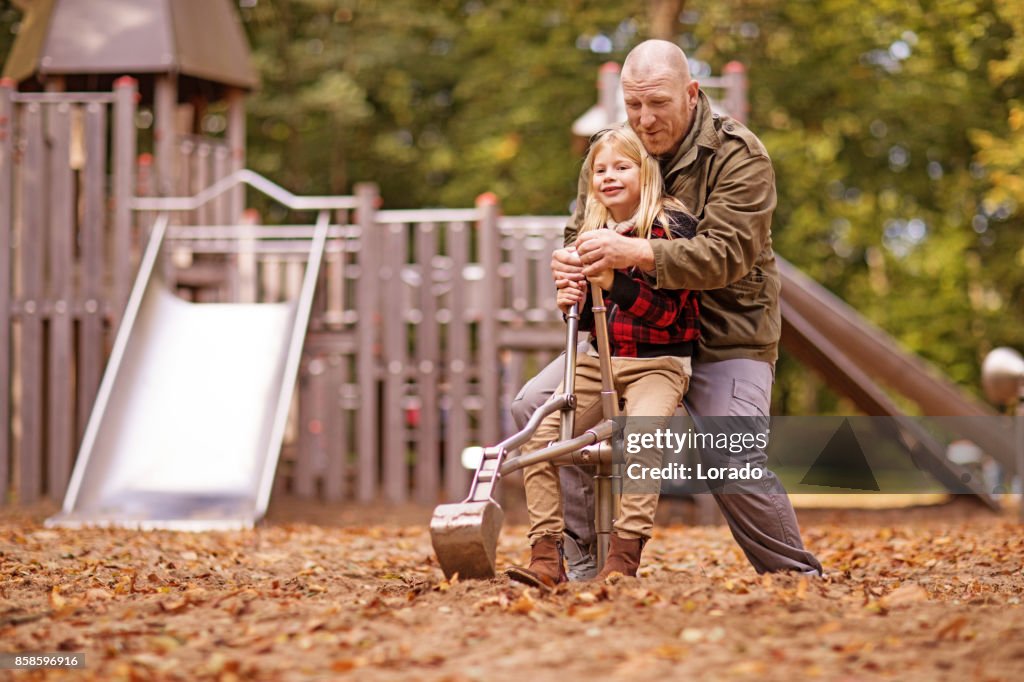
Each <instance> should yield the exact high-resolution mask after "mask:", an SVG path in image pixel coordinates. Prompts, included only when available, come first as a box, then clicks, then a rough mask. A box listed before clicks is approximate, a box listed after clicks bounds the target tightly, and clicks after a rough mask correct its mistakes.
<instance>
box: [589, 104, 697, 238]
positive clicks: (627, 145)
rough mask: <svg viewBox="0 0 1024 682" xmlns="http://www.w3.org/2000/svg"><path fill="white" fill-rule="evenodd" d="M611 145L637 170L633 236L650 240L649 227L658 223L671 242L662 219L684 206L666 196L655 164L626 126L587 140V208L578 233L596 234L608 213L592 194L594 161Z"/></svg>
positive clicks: (655, 161) (607, 218)
mask: <svg viewBox="0 0 1024 682" xmlns="http://www.w3.org/2000/svg"><path fill="white" fill-rule="evenodd" d="M607 145H612V146H613V147H614V149H615V150H616V151H618V152H619V153H621V154H622V155H623V156H625V157H626V158H627V159H629V160H630V161H632V162H633V163H635V164H636V165H637V166H638V167H639V168H640V205H639V207H638V208H637V211H636V214H635V218H636V222H635V224H634V227H633V229H634V234H635V235H636V236H637V237H640V238H642V239H647V238H648V237H650V236H651V226H652V225H654V221H655V220H660V221H661V223H662V224H663V225H665V226H666V229H665V233H666V234H665V236H666V237H668V238H669V239H671V238H672V231H671V229H669V228H668V225H669V221H668V219H667V217H666V216H665V209H666V208H673V209H676V210H686V209H685V207H684V206H683V203H682V202H681V201H679V200H678V199H676V198H675V197H673V196H670V195H667V194H665V183H664V180H662V177H661V168H660V167H659V166H658V161H657V159H655V158H654V157H653V156H651V155H650V154H648V153H647V150H646V149H644V145H643V143H642V142H641V141H640V138H639V137H637V135H636V133H635V132H633V129H632V128H630V127H629V124H625V123H624V124H622V125H618V126H615V127H613V128H607V129H605V130H602V131H601V132H599V133H597V134H596V135H594V136H593V137H592V138H590V150H589V151H588V152H587V157H586V158H585V159H584V160H583V171H584V177H585V178H586V179H587V199H586V202H587V205H586V209H585V210H584V212H583V223H582V224H581V225H580V230H579V231H580V233H583V232H586V231H588V230H598V229H600V228H602V227H604V226H605V225H606V224H607V223H608V221H609V219H610V218H611V213H610V212H609V211H608V209H607V208H605V206H604V204H602V203H601V202H600V201H599V200H598V198H597V197H596V196H595V194H594V183H593V177H594V159H595V158H596V157H597V154H598V152H599V151H600V150H601V149H604V147H605V146H607Z"/></svg>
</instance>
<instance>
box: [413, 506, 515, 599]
mask: <svg viewBox="0 0 1024 682" xmlns="http://www.w3.org/2000/svg"><path fill="white" fill-rule="evenodd" d="M504 518H505V512H504V511H502V509H501V507H500V506H499V505H498V503H497V502H494V501H493V500H487V501H486V502H459V503H457V504H442V505H439V506H438V507H437V508H436V509H434V516H433V518H432V519H431V520H430V540H431V542H432V543H433V545H434V552H435V553H436V554H437V559H438V561H439V562H440V563H441V570H442V571H444V574H445V576H447V577H449V578H450V577H452V575H454V574H455V573H458V574H459V577H460V578H472V579H481V580H486V579H487V578H493V577H494V564H495V558H496V554H497V550H498V536H499V535H500V534H501V523H502V521H503V520H504Z"/></svg>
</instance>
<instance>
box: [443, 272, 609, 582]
mask: <svg viewBox="0 0 1024 682" xmlns="http://www.w3.org/2000/svg"><path fill="white" fill-rule="evenodd" d="M590 295H591V301H592V302H593V312H594V328H595V330H596V331H595V334H596V336H597V348H598V355H599V362H600V367H601V409H602V412H603V414H604V419H603V420H602V421H601V422H600V423H598V424H597V425H596V426H594V427H593V428H591V429H589V430H587V431H586V432H585V433H583V434H582V435H580V436H577V437H576V438H573V427H574V410H575V407H576V395H575V393H574V390H575V378H576V345H577V344H576V336H577V333H578V332H579V307H578V306H577V305H574V306H573V307H572V309H571V310H570V311H569V314H568V319H567V321H568V327H567V330H566V339H565V359H566V362H565V375H564V379H563V381H562V386H563V389H562V392H561V393H556V394H555V395H553V396H552V397H551V398H550V399H549V400H548V401H547V402H546V403H544V404H543V405H541V406H540V407H539V408H538V409H537V411H536V412H535V413H534V414H533V416H532V417H531V418H530V421H529V422H528V423H527V424H526V426H525V427H524V428H523V430H522V431H519V432H518V433H515V434H513V435H511V436H509V437H508V438H506V439H505V440H503V441H501V442H500V443H498V444H497V445H493V446H491V447H487V448H484V449H483V456H482V457H481V458H480V462H479V464H478V465H477V468H476V473H475V474H474V476H473V482H472V483H471V484H470V487H469V495H468V496H467V497H466V499H464V500H463V501H462V502H458V503H454V504H442V505H439V506H438V507H437V508H435V509H434V516H433V517H432V518H431V520H430V539H431V542H432V543H433V545H434V553H435V554H437V559H438V562H439V563H440V564H441V570H443V571H444V574H445V577H446V578H451V577H452V576H453V575H455V574H456V573H457V574H458V576H459V578H461V579H481V580H486V579H489V578H493V577H494V575H495V570H494V569H495V561H496V553H497V547H498V536H499V535H500V534H501V524H502V520H503V519H504V516H505V514H504V512H503V511H502V509H501V506H500V505H499V504H498V503H497V502H496V501H495V500H494V490H495V486H497V484H498V482H499V481H500V480H501V478H502V477H503V476H506V475H508V474H510V473H512V472H514V471H518V470H519V469H524V468H526V467H528V466H532V465H534V464H539V463H541V462H549V461H550V462H553V463H554V464H556V465H566V464H576V465H596V466H597V474H596V475H595V476H594V485H595V500H596V502H595V505H594V507H595V508H594V517H595V518H594V528H595V530H596V531H597V567H598V570H600V569H601V567H603V566H604V561H605V558H606V557H607V555H608V540H609V535H610V534H611V532H612V518H613V516H614V514H615V509H616V507H617V504H616V502H617V496H616V495H615V494H614V489H613V482H614V480H613V479H615V478H616V476H615V475H614V473H613V472H614V467H613V464H612V442H613V439H614V438H615V437H616V436H617V435H618V433H619V430H620V426H619V425H618V424H616V422H615V421H614V418H615V417H617V416H618V409H619V399H618V396H617V395H616V392H615V388H614V385H613V383H612V366H611V349H610V345H609V340H608V327H607V324H606V309H605V306H604V296H603V293H602V291H601V288H600V287H598V286H597V285H594V284H591V285H590ZM555 411H560V412H561V425H560V428H559V439H558V440H557V441H555V442H554V443H551V444H550V445H548V446H547V447H545V448H542V449H540V450H537V451H536V452H531V453H529V454H526V455H521V454H519V450H518V449H519V447H520V446H522V445H523V444H525V443H526V442H527V441H529V439H530V438H531V437H532V436H533V434H534V433H535V432H536V431H537V429H538V427H539V426H540V424H541V422H542V421H543V420H544V418H545V417H547V416H548V415H549V414H552V413H553V412H555Z"/></svg>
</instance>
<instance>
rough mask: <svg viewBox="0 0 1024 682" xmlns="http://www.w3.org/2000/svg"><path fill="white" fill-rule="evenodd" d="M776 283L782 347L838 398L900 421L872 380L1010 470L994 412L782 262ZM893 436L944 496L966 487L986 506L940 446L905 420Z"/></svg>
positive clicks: (979, 489)
mask: <svg viewBox="0 0 1024 682" xmlns="http://www.w3.org/2000/svg"><path fill="white" fill-rule="evenodd" d="M778 265H779V274H780V276H781V279H782V296H781V298H782V301H781V304H782V345H783V347H784V348H785V349H786V350H787V351H788V352H789V353H791V354H792V355H793V356H794V357H795V358H796V359H797V360H799V361H800V362H801V363H802V364H804V365H806V366H808V367H810V368H812V369H814V370H816V371H817V372H818V373H820V374H821V375H822V376H823V377H824V378H825V381H826V383H828V384H829V386H830V387H831V388H832V389H833V390H835V391H836V392H837V393H839V394H840V395H843V396H845V397H846V398H848V399H850V400H851V401H852V402H853V403H854V404H855V405H856V406H857V407H858V408H859V409H860V410H862V411H863V412H864V413H865V414H867V415H869V416H887V417H896V418H899V417H902V416H903V411H902V410H900V409H899V407H898V406H897V405H896V404H895V403H894V402H893V401H892V399H891V398H890V397H889V396H888V394H887V393H886V392H885V391H884V390H883V389H882V388H881V386H880V385H879V383H878V382H879V381H884V383H885V384H886V385H887V386H888V387H889V388H890V389H891V390H892V391H894V392H896V393H898V394H900V395H902V396H904V397H906V398H908V399H909V400H911V401H913V402H914V403H916V404H917V405H918V406H919V407H920V408H921V411H922V412H923V413H924V414H927V415H931V416H943V417H959V418H960V419H953V420H944V423H946V424H953V425H955V426H956V427H957V429H958V431H959V434H958V435H960V436H962V437H963V438H966V439H968V440H971V441H973V442H974V443H976V444H977V445H978V446H979V447H981V448H982V449H983V450H985V451H986V452H987V453H988V454H989V455H991V456H992V457H993V458H995V459H996V460H997V461H999V462H1000V463H1001V464H1002V465H1003V466H1004V467H1006V468H1007V469H1008V470H1010V471H1012V470H1013V469H1014V444H1013V439H1012V433H1011V432H1009V431H1008V430H1007V431H1005V432H1004V431H1001V430H999V429H993V428H991V426H992V424H991V420H986V419H978V418H977V417H993V416H996V415H997V413H996V412H995V411H994V410H992V409H991V408H990V407H988V406H986V405H984V404H982V403H980V402H979V401H976V400H973V399H971V398H970V397H968V396H966V395H965V394H964V393H963V392H962V391H961V390H960V389H959V388H958V387H957V386H956V385H954V384H952V383H951V382H950V381H948V380H946V379H944V378H942V377H941V376H940V375H939V374H938V373H937V372H935V371H934V370H932V368H931V367H929V365H927V364H926V363H925V362H924V361H923V360H921V359H920V358H918V357H916V356H914V355H912V354H910V353H907V352H905V351H903V350H901V349H900V348H899V344H897V343H896V341H895V340H894V339H892V338H891V337H889V336H888V335H886V334H885V332H883V331H881V330H880V329H878V328H876V327H874V326H873V325H871V324H870V323H869V322H868V321H867V320H865V319H864V318H863V317H862V316H861V315H860V314H859V313H857V311H855V310H854V309H853V308H851V307H850V306H849V305H847V304H846V303H845V302H844V301H842V300H841V299H840V298H839V297H837V296H835V295H834V294H832V293H831V292H829V291H828V290H826V289H825V288H824V287H822V286H821V285H820V284H818V283H817V282H815V281H813V280H811V279H810V278H809V277H807V276H806V275H804V274H803V273H802V272H800V271H799V270H797V269H796V268H795V267H793V266H792V265H791V264H790V263H788V262H786V261H785V260H783V259H781V258H778ZM893 423H898V424H900V425H901V426H900V429H899V430H900V433H899V434H898V436H899V437H900V439H901V440H902V441H903V442H904V443H905V444H906V445H907V447H908V448H909V449H910V450H911V451H912V452H913V453H914V456H915V457H916V458H917V461H919V462H922V463H923V465H924V466H926V468H927V469H928V470H929V471H930V473H932V474H933V475H934V476H935V477H936V478H937V479H938V480H939V481H941V482H943V483H944V484H946V485H947V487H949V488H950V489H951V490H963V489H964V488H967V489H968V490H970V492H971V493H973V494H974V495H975V496H976V497H978V499H980V500H981V501H982V502H984V503H985V504H987V505H988V506H990V507H993V508H996V507H998V503H997V502H996V501H995V500H994V499H993V498H992V496H991V495H990V494H989V493H990V491H987V490H985V489H984V486H983V485H982V484H981V483H980V482H979V481H976V480H972V479H970V477H964V474H965V473H966V472H965V471H964V470H962V469H961V468H960V467H959V466H957V465H956V464H954V463H952V462H950V461H949V460H948V459H947V457H946V453H945V447H944V446H943V445H942V444H940V443H938V442H937V441H935V440H934V439H933V438H932V437H931V436H930V435H929V434H928V433H926V432H925V431H924V430H923V429H922V428H920V426H918V425H917V424H916V423H915V422H914V420H912V419H896V420H895V421H894V422H893Z"/></svg>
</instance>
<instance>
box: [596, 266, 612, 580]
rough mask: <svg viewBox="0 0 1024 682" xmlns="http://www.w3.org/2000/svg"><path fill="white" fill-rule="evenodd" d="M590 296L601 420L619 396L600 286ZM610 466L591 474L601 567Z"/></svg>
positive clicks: (607, 531)
mask: <svg viewBox="0 0 1024 682" xmlns="http://www.w3.org/2000/svg"><path fill="white" fill-rule="evenodd" d="M590 299H591V302H592V304H593V306H592V309H593V311H594V331H595V333H596V334H597V353H598V361H599V363H600V365H601V409H602V411H603V412H604V417H605V419H612V418H613V417H617V416H618V415H619V397H618V395H617V394H616V393H615V386H614V384H613V383H612V350H611V343H610V341H609V339H608V324H607V317H606V310H607V309H606V308H605V305H604V293H603V292H602V291H601V287H599V286H597V285H596V284H594V283H591V284H590ZM613 478H614V465H613V464H608V463H599V464H598V465H597V474H596V475H595V476H594V498H595V499H594V530H595V531H596V534H597V568H598V570H600V569H602V568H603V567H604V562H605V560H607V558H608V543H609V540H610V539H611V534H612V520H613V518H614V516H615V499H614V496H613V495H614V491H613V488H612V480H613Z"/></svg>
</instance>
